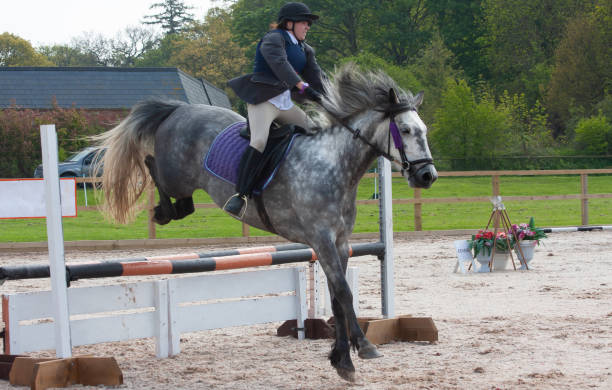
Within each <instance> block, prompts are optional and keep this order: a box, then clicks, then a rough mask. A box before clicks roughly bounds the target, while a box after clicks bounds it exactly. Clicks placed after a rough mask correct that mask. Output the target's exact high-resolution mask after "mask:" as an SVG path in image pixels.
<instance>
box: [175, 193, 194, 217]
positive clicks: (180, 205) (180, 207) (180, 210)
mask: <svg viewBox="0 0 612 390" xmlns="http://www.w3.org/2000/svg"><path fill="white" fill-rule="evenodd" d="M174 209H175V210H176V217H175V218H174V219H182V218H185V217H186V216H188V215H189V214H191V213H193V212H194V211H195V207H194V206H193V198H192V197H191V196H190V197H188V198H182V199H177V200H176V202H174Z"/></svg>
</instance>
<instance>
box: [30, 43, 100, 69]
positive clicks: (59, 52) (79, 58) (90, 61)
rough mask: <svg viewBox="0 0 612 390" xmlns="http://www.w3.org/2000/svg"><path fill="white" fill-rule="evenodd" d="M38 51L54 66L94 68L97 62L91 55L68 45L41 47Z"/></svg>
mask: <svg viewBox="0 0 612 390" xmlns="http://www.w3.org/2000/svg"><path fill="white" fill-rule="evenodd" d="M38 51H39V52H40V53H41V54H42V55H44V56H45V57H47V59H48V60H49V61H51V62H52V63H53V64H55V65H56V66H96V65H98V60H97V58H96V56H95V55H94V54H93V53H90V52H87V53H86V52H83V51H81V50H80V49H79V48H76V47H72V46H69V45H53V46H42V47H39V48H38Z"/></svg>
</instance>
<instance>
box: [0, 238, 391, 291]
mask: <svg viewBox="0 0 612 390" xmlns="http://www.w3.org/2000/svg"><path fill="white" fill-rule="evenodd" d="M277 250H278V249H277ZM384 251H385V247H384V244H383V243H381V242H378V243H364V244H355V245H351V246H350V251H349V256H350V257H358V256H365V255H375V256H382V255H383V254H384ZM316 260H317V256H316V254H315V252H314V250H312V249H310V248H308V249H292V250H283V251H277V252H261V253H247V254H237V255H230V256H208V257H204V258H196V259H176V258H174V259H160V258H156V259H153V260H151V259H148V260H143V261H108V262H99V263H86V264H67V265H66V279H67V280H68V281H74V280H79V279H92V278H105V277H117V276H135V275H140V276H144V275H165V274H182V273H195V272H210V271H219V270H229V269H238V268H248V267H260V266H266V265H279V264H289V263H298V262H306V261H316ZM43 268H44V267H42V266H12V267H0V279H2V280H15V279H29V278H42V277H48V276H49V275H48V268H47V270H46V271H47V274H46V275H45V273H44V269H43Z"/></svg>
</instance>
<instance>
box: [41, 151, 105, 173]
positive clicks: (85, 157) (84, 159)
mask: <svg viewBox="0 0 612 390" xmlns="http://www.w3.org/2000/svg"><path fill="white" fill-rule="evenodd" d="M98 149H99V148H96V147H87V148H85V149H82V150H80V151H78V152H76V153H74V154H73V155H72V156H70V157H68V158H67V159H66V160H65V161H62V162H60V163H59V164H58V169H59V176H60V177H91V175H92V174H93V172H92V170H93V167H94V164H93V163H94V158H95V157H96V153H97V152H98ZM101 173H102V172H99V173H98V176H100V175H101ZM34 177H38V178H40V177H43V167H42V164H41V165H39V166H37V167H36V169H35V170H34Z"/></svg>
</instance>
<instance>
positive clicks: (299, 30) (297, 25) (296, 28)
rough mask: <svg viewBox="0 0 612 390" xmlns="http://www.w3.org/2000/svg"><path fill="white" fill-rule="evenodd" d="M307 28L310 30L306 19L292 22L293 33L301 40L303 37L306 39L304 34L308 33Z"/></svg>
mask: <svg viewBox="0 0 612 390" xmlns="http://www.w3.org/2000/svg"><path fill="white" fill-rule="evenodd" d="M308 30H310V22H309V21H307V20H303V21H301V22H294V23H293V33H294V34H295V37H296V38H297V39H298V40H299V41H303V40H304V39H306V34H307V33H308Z"/></svg>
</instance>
